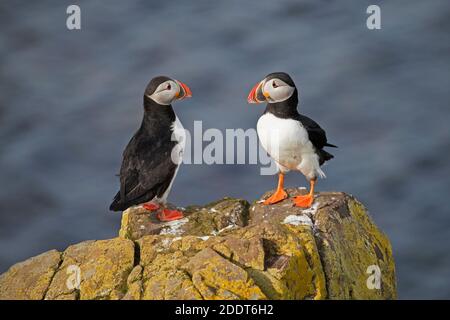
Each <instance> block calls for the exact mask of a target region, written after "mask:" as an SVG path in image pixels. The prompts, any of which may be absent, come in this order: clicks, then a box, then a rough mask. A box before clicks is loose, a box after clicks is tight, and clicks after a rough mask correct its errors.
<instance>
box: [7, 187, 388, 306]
mask: <svg viewBox="0 0 450 320" xmlns="http://www.w3.org/2000/svg"><path fill="white" fill-rule="evenodd" d="M287 192H288V194H289V195H290V197H293V196H295V195H298V194H301V193H303V192H304V191H302V190H298V189H288V190H287ZM267 196H268V195H265V196H263V198H265V197H267ZM74 266H75V269H76V268H78V269H79V272H80V283H79V286H78V287H76V288H74V287H73V286H69V285H68V279H69V278H70V277H72V276H73V274H71V273H70V270H69V269H70V268H71V267H74ZM72 280H73V279H72ZM394 298H396V280H395V267H394V261H393V257H392V249H391V246H390V243H389V240H388V239H387V237H386V236H385V235H384V234H383V233H382V232H381V231H380V230H379V229H378V228H377V227H376V226H375V224H374V223H373V221H372V220H371V218H370V217H369V215H368V213H367V211H366V209H365V208H364V206H362V204H360V203H359V202H358V201H356V200H355V199H354V198H353V197H351V196H349V195H346V194H343V193H319V194H317V195H316V197H315V201H314V204H313V206H312V207H311V208H309V209H301V208H297V207H294V206H292V202H291V201H290V200H285V201H282V202H280V203H278V204H275V205H271V206H266V205H263V204H261V203H260V202H255V203H254V204H253V205H252V206H250V205H249V204H248V203H247V202H245V201H244V200H240V199H230V198H225V199H223V200H221V201H216V202H214V203H211V204H209V205H206V206H203V207H200V206H192V207H188V208H187V209H186V210H185V218H184V219H182V220H178V221H173V222H166V223H161V222H159V221H158V220H157V219H156V218H155V213H149V212H148V211H146V210H144V209H143V208H141V207H139V206H138V207H132V208H130V209H128V210H126V211H125V212H124V213H123V217H122V226H121V230H120V232H119V237H118V238H115V239H111V240H102V241H86V242H82V243H80V244H76V245H73V246H70V247H69V248H67V249H66V250H65V251H64V252H63V253H59V252H57V251H50V252H47V253H45V254H43V255H40V256H37V257H35V258H31V259H29V260H27V261H25V262H22V263H19V264H16V265H15V266H13V267H11V268H10V269H9V270H8V272H6V273H5V274H3V275H1V276H0V299H126V300H139V299H394Z"/></svg>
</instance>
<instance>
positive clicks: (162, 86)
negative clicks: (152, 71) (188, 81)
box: [144, 76, 192, 105]
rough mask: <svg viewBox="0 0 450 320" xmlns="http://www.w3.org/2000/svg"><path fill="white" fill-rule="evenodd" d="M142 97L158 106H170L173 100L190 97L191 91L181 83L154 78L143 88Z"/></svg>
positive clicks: (162, 77) (160, 77) (166, 78)
mask: <svg viewBox="0 0 450 320" xmlns="http://www.w3.org/2000/svg"><path fill="white" fill-rule="evenodd" d="M144 95H145V96H146V97H147V98H150V99H152V100H153V101H154V102H156V103H157V104H160V105H170V104H171V103H172V102H173V101H174V100H181V99H184V98H189V97H191V96H192V93H191V90H190V89H189V87H188V86H187V85H185V84H184V83H182V82H181V81H178V80H175V79H172V78H169V77H166V76H158V77H154V78H153V79H152V80H151V81H150V82H149V83H148V85H147V88H145V93H144Z"/></svg>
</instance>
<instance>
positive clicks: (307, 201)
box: [294, 194, 314, 208]
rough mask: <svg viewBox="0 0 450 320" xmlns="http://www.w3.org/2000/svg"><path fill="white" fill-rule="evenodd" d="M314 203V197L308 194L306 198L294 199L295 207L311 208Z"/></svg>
mask: <svg viewBox="0 0 450 320" xmlns="http://www.w3.org/2000/svg"><path fill="white" fill-rule="evenodd" d="M313 202H314V195H312V194H307V195H304V196H297V197H295V198H294V205H295V206H296V207H300V208H309V207H311V206H312V204H313Z"/></svg>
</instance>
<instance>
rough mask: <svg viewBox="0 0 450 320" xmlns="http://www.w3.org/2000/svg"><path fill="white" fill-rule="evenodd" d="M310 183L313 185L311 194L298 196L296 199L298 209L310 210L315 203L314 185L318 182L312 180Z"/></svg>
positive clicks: (295, 203)
mask: <svg viewBox="0 0 450 320" xmlns="http://www.w3.org/2000/svg"><path fill="white" fill-rule="evenodd" d="M309 183H310V184H311V187H310V190H309V193H308V194H307V195H304V196H297V197H295V198H294V205H295V206H296V207H301V208H309V207H311V205H312V204H313V202H314V185H315V183H316V180H310V181H309Z"/></svg>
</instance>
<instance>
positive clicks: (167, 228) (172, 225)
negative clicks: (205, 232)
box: [160, 218, 189, 235]
mask: <svg viewBox="0 0 450 320" xmlns="http://www.w3.org/2000/svg"><path fill="white" fill-rule="evenodd" d="M188 221H189V219H188V218H183V219H180V220H175V221H170V222H166V223H164V224H163V227H162V230H161V232H160V234H170V235H179V234H181V233H182V230H181V227H182V226H183V225H184V224H185V223H187V222H188Z"/></svg>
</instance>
